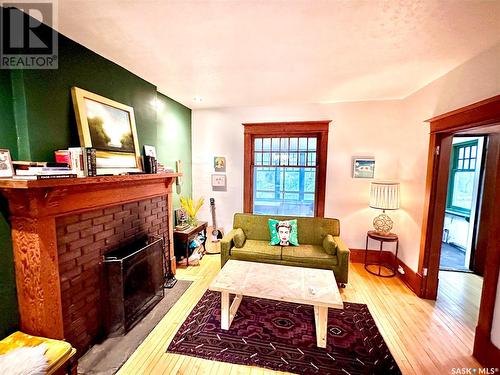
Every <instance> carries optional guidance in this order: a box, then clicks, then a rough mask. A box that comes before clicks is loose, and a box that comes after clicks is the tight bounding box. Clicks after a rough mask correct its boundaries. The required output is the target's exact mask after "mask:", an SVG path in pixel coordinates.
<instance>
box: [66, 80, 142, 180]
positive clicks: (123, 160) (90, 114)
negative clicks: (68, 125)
mask: <svg viewBox="0 0 500 375" xmlns="http://www.w3.org/2000/svg"><path fill="white" fill-rule="evenodd" d="M71 95H72V97H73V107H74V110H75V115H76V122H77V125H78V136H79V137H80V145H81V146H82V147H92V148H95V149H96V151H97V152H96V164H97V174H101V175H102V174H119V173H126V172H140V171H142V165H141V159H140V150H139V142H138V139H137V130H136V127H135V117H134V109H133V108H132V107H129V106H127V105H125V104H122V103H118V102H115V101H114V100H111V99H108V98H105V97H103V96H100V95H97V94H94V93H92V92H89V91H86V90H83V89H80V88H78V87H72V88H71Z"/></svg>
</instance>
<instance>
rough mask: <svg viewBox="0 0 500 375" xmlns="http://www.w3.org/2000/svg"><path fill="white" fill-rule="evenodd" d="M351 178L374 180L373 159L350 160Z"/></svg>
mask: <svg viewBox="0 0 500 375" xmlns="http://www.w3.org/2000/svg"><path fill="white" fill-rule="evenodd" d="M352 177H353V178H374V177H375V158H357V157H355V158H352Z"/></svg>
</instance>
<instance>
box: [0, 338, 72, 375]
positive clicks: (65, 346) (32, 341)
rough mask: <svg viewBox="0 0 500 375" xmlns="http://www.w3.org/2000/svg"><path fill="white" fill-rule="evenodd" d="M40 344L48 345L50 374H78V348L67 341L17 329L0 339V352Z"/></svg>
mask: <svg viewBox="0 0 500 375" xmlns="http://www.w3.org/2000/svg"><path fill="white" fill-rule="evenodd" d="M40 344H45V345H46V346H47V351H46V352H45V357H47V360H48V364H49V366H48V369H47V374H48V375H52V374H57V375H59V374H68V375H77V367H78V361H77V359H76V357H75V353H76V349H75V348H73V347H72V346H71V344H70V343H68V342H66V341H62V340H54V339H47V338H45V337H38V336H30V335H27V334H25V333H22V332H19V331H17V332H14V333H13V334H12V335H10V336H8V337H6V338H4V339H3V340H1V341H0V354H6V353H8V352H10V351H11V350H13V349H17V348H22V347H28V346H38V345H40Z"/></svg>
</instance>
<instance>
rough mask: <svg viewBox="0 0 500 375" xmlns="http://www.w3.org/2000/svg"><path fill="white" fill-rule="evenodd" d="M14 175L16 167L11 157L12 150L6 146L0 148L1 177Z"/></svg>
mask: <svg viewBox="0 0 500 375" xmlns="http://www.w3.org/2000/svg"><path fill="white" fill-rule="evenodd" d="M12 176H14V167H13V165H12V159H11V157H10V151H9V150H7V149H6V148H0V177H12Z"/></svg>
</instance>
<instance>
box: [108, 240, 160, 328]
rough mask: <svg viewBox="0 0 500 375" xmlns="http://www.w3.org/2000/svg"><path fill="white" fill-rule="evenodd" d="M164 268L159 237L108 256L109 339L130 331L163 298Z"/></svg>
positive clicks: (129, 246)
mask: <svg viewBox="0 0 500 375" xmlns="http://www.w3.org/2000/svg"><path fill="white" fill-rule="evenodd" d="M164 268H165V267H164V256H163V239H162V238H158V237H144V238H141V239H139V240H137V241H135V242H133V243H131V244H128V245H126V246H124V247H121V248H119V249H117V250H114V251H112V252H109V253H107V254H106V255H105V256H104V276H105V277H104V291H103V292H104V293H103V294H104V296H105V301H106V309H105V322H106V332H107V335H108V336H116V335H121V334H124V333H126V332H127V331H129V330H130V329H131V328H132V327H133V326H134V325H135V324H136V323H138V322H139V321H140V320H141V319H142V318H143V317H144V316H145V315H146V314H147V313H148V312H149V311H150V310H151V309H152V308H153V307H154V306H155V305H156V304H157V303H158V302H159V301H160V300H161V299H162V298H163V282H164V274H165V272H164Z"/></svg>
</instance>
